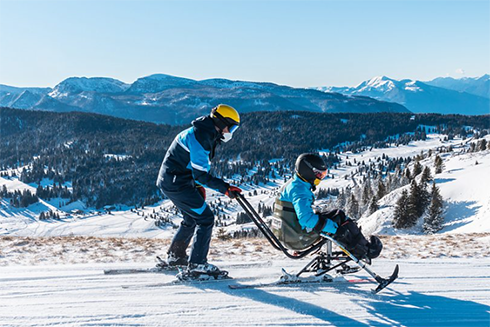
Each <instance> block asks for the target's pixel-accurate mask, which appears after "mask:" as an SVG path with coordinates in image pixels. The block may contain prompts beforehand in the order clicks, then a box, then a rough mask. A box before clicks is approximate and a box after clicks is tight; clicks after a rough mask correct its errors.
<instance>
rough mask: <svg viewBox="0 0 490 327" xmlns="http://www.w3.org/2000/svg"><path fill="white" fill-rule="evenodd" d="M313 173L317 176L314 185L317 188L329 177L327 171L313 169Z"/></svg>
mask: <svg viewBox="0 0 490 327" xmlns="http://www.w3.org/2000/svg"><path fill="white" fill-rule="evenodd" d="M313 173H314V174H315V177H316V178H315V180H314V181H313V184H315V185H316V186H318V184H320V182H321V181H322V179H324V178H325V177H326V176H327V171H326V170H318V169H315V168H313Z"/></svg>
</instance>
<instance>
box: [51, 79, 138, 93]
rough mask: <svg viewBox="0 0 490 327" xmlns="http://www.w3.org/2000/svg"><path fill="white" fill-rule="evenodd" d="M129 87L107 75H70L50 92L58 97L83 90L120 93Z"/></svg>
mask: <svg viewBox="0 0 490 327" xmlns="http://www.w3.org/2000/svg"><path fill="white" fill-rule="evenodd" d="M128 87H129V85H128V84H125V83H123V82H121V81H119V80H116V79H113V78H106V77H91V78H87V77H70V78H67V79H65V80H64V81H62V82H61V83H59V84H58V85H56V86H55V88H54V90H53V91H52V92H51V93H50V94H49V95H50V96H51V97H57V96H60V95H62V94H66V93H81V92H86V91H89V92H100V93H119V92H124V91H125V90H126V89H127V88H128Z"/></svg>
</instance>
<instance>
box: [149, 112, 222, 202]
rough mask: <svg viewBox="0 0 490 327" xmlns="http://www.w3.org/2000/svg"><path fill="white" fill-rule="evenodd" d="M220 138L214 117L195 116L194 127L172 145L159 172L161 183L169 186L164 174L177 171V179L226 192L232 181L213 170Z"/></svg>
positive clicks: (174, 180) (182, 182) (162, 185)
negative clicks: (215, 173)
mask: <svg viewBox="0 0 490 327" xmlns="http://www.w3.org/2000/svg"><path fill="white" fill-rule="evenodd" d="M220 139H221V133H220V132H219V131H217V130H216V128H215V125H214V123H213V120H212V119H211V117H209V116H203V117H199V118H197V119H196V120H194V121H193V122H192V127H189V128H188V129H186V130H184V131H182V132H180V133H179V134H178V135H177V136H176V137H175V139H174V140H173V142H172V144H171V145H170V147H169V148H168V150H167V153H166V154H165V158H164V159H163V162H162V165H161V167H160V171H159V173H158V179H157V186H158V187H159V188H161V189H165V185H164V180H165V179H164V175H165V174H169V175H173V177H172V178H171V179H172V180H173V182H174V183H177V184H180V185H183V184H187V183H198V184H200V185H203V186H207V187H209V188H212V189H215V190H217V191H219V192H221V193H226V191H227V190H228V187H229V184H228V183H226V182H225V181H223V180H222V179H220V178H216V177H214V176H212V175H211V174H210V173H209V171H210V169H211V161H210V160H211V159H212V158H213V157H214V150H215V148H216V145H217V144H218V142H219V140H220ZM166 180H168V178H167V179H166Z"/></svg>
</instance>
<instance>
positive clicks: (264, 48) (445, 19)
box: [0, 0, 490, 87]
mask: <svg viewBox="0 0 490 327" xmlns="http://www.w3.org/2000/svg"><path fill="white" fill-rule="evenodd" d="M489 71H490V1H488V0H481V1H442V0H439V1H418V0H412V1H401V0H391V1H349V0H344V1H279V0H276V1H274V0H271V1H233V0H230V1H204V0H203V1H185V0H180V1H136V0H134V1H115V0H112V1H111V0H105V1H77V0H65V1H61V0H58V1H42V0H37V1H24V0H10V1H9V0H0V83H1V84H8V85H13V86H54V85H56V84H57V83H59V82H60V81H62V80H63V79H65V78H67V77H70V76H87V77H91V76H105V77H113V78H117V79H120V80H122V81H124V82H128V83H131V82H133V81H134V80H136V79H137V78H138V77H142V76H146V75H150V74H154V73H165V74H170V75H175V76H182V77H187V78H193V79H207V78H215V77H216V78H218V77H219V78H228V79H236V80H250V81H267V82H273V83H278V84H286V85H291V86H297V87H307V86H321V85H334V86H344V85H352V86H353V85H356V84H358V83H360V82H361V81H363V80H366V79H369V78H371V77H373V76H377V75H386V76H389V77H392V78H396V79H402V78H412V79H418V80H429V79H433V78H435V77H439V76H452V77H463V76H480V75H483V74H485V73H489Z"/></svg>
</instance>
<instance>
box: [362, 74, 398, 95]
mask: <svg viewBox="0 0 490 327" xmlns="http://www.w3.org/2000/svg"><path fill="white" fill-rule="evenodd" d="M394 82H395V80H393V79H391V78H388V77H386V76H376V77H373V78H371V79H370V80H368V81H364V82H362V83H360V84H359V85H357V86H356V89H357V90H358V91H360V92H362V91H368V90H373V89H376V90H378V91H380V92H387V91H390V90H392V89H394V88H395V83H394Z"/></svg>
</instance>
